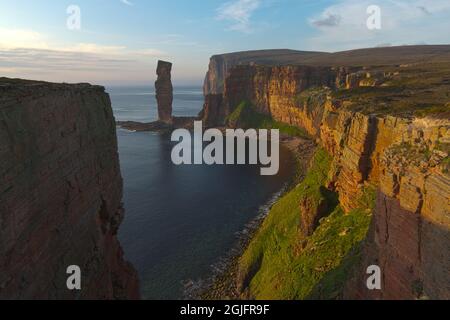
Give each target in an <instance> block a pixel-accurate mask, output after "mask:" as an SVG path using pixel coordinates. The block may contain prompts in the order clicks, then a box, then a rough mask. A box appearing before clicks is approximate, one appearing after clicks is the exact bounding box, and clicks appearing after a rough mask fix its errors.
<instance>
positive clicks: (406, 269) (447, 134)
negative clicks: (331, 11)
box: [204, 47, 450, 299]
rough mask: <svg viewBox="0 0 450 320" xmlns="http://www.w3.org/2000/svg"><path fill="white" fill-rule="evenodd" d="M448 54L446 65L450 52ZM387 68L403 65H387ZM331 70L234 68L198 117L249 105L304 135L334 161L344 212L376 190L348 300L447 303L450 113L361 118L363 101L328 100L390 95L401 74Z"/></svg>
mask: <svg viewBox="0 0 450 320" xmlns="http://www.w3.org/2000/svg"><path fill="white" fill-rule="evenodd" d="M428 49H429V50H431V51H432V49H431V48H427V50H428ZM444 49H445V50H444V58H445V57H447V56H448V52H447V51H448V48H447V47H446V48H444ZM377 50H378V49H377ZM377 50H376V52H378V51H379V50H378V51H377ZM398 50H400V49H398ZM431 51H430V52H431ZM427 52H428V51H427ZM444 58H442V59H444ZM447 58H448V57H447ZM405 59H406V60H407V61H408V60H414V57H412V56H411V57H406V58H405ZM337 60H339V59H337ZM391 60H392V61H395V62H397V61H399V60H401V57H400V58H397V60H396V59H394V58H393V57H388V58H387V59H386V61H388V62H390V63H392V61H391ZM447 60H449V59H447ZM386 63H387V62H386ZM331 64H333V63H330V66H328V67H327V66H325V67H323V66H313V65H295V66H260V65H241V66H236V67H234V68H231V69H230V70H228V75H227V77H226V79H225V81H224V88H223V94H222V98H221V99H218V98H214V99H213V103H211V102H210V101H211V97H210V96H207V98H206V101H207V102H206V104H205V110H204V114H208V115H213V116H210V117H209V118H208V123H209V124H210V125H212V124H213V123H216V124H220V123H222V122H223V121H224V117H226V115H228V114H230V113H231V112H232V111H233V110H234V108H235V107H236V106H237V105H238V104H239V103H240V102H241V101H243V100H247V101H249V102H250V103H251V104H252V105H253V106H255V107H256V108H257V110H258V111H259V112H261V113H265V114H268V115H271V116H272V117H273V118H274V119H275V120H278V121H282V122H285V123H288V124H291V125H296V126H299V127H302V128H304V129H306V130H307V131H308V132H309V133H310V134H311V135H312V136H314V137H316V138H317V140H318V142H319V143H320V144H321V145H322V146H323V147H324V148H325V149H326V150H327V151H328V152H329V153H330V154H331V155H332V156H333V158H334V163H333V170H332V172H331V173H330V180H331V181H333V183H332V185H331V186H330V187H331V188H333V189H334V190H336V191H337V192H338V193H339V200H340V204H341V206H342V207H343V208H344V209H345V210H347V211H349V210H351V209H353V208H357V207H358V205H359V204H358V202H357V199H359V198H360V197H359V196H360V194H361V192H362V190H363V188H364V186H365V185H366V184H368V183H370V184H374V185H376V186H378V196H377V200H376V208H375V211H374V213H373V225H372V228H371V231H370V235H369V237H368V239H367V241H366V244H365V248H364V253H365V254H364V257H363V263H362V266H361V269H360V270H357V271H356V273H355V275H354V276H353V279H352V281H351V282H350V284H349V285H348V288H347V290H346V294H345V296H346V298H374V299H381V298H382V299H416V298H422V297H427V298H432V299H449V298H450V273H449V272H448V271H449V270H450V241H449V240H450V202H449V199H450V176H449V173H448V171H447V169H446V167H445V164H444V163H445V162H447V163H448V153H447V152H446V151H442V150H441V148H440V146H443V145H446V146H448V145H449V142H450V130H449V129H450V119H449V118H448V114H446V115H445V116H444V117H443V118H441V119H440V120H439V121H438V120H432V119H427V118H424V119H416V118H415V117H411V116H403V115H401V114H398V115H397V114H396V113H398V112H397V111H396V110H395V109H394V108H390V107H389V104H385V103H382V104H380V105H378V106H377V108H378V109H381V108H384V110H388V111H387V112H384V113H380V112H378V113H377V112H371V111H370V110H369V111H367V110H364V111H359V109H361V110H362V109H364V108H359V107H358V103H362V104H364V101H361V102H357V103H356V104H355V103H351V102H350V101H349V100H348V99H346V98H345V97H344V98H336V97H335V96H334V95H333V94H332V91H333V90H334V91H335V90H336V89H340V91H344V92H345V90H350V89H355V88H364V87H382V86H388V85H389V83H391V82H392V81H400V79H397V76H398V72H396V71H394V72H382V71H380V70H372V69H371V68H368V67H363V66H356V67H352V66H351V65H349V63H348V62H346V63H343V65H342V66H338V65H337V66H336V65H335V66H331ZM401 67H402V66H398V65H396V66H393V67H392V68H390V69H398V68H401ZM405 67H406V68H407V66H405ZM388 69H389V68H388ZM408 72H411V71H409V70H407V71H406V72H405V73H408ZM209 74H211V71H210V72H209ZM402 80H404V79H402ZM444 80H445V79H444ZM442 83H444V84H445V83H446V82H445V81H443V82H442ZM443 89H445V88H443ZM435 90H436V89H435ZM427 92H428V93H429V90H428V91H423V92H420V93H419V95H420V94H424V95H425V94H427ZM396 95H398V93H396ZM405 99H406V98H405ZM217 101H221V104H220V106H218V103H217ZM387 101H389V100H387ZM391 101H395V99H394V100H391ZM392 103H393V102H392ZM350 104H352V107H351V108H350V107H349V105H350ZM365 109H368V108H365ZM376 110H377V109H376ZM372 264H377V265H379V266H380V267H381V269H382V272H383V290H382V291H377V292H371V291H369V290H368V289H367V287H365V283H366V282H365V276H366V275H365V268H367V266H369V265H372ZM364 267H365V268H364Z"/></svg>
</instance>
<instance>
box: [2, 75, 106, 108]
mask: <svg viewBox="0 0 450 320" xmlns="http://www.w3.org/2000/svg"><path fill="white" fill-rule="evenodd" d="M36 89H39V90H36ZM48 90H94V91H101V92H104V91H105V88H104V87H102V86H98V85H91V84H89V83H75V84H69V83H52V82H45V81H36V80H23V79H11V78H5V77H0V102H3V101H8V100H10V99H12V98H16V99H17V97H18V96H29V95H41V94H43V92H45V91H48Z"/></svg>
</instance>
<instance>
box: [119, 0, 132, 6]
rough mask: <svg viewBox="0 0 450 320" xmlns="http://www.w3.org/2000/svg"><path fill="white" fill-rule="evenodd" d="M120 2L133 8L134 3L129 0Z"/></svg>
mask: <svg viewBox="0 0 450 320" xmlns="http://www.w3.org/2000/svg"><path fill="white" fill-rule="evenodd" d="M120 2H122V3H123V4H126V5H127V6H132V5H133V3H132V2H130V1H129V0H120Z"/></svg>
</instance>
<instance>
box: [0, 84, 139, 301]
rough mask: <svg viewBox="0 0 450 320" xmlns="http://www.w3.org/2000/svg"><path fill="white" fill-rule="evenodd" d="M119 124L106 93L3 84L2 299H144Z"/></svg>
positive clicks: (0, 171)
mask: <svg viewBox="0 0 450 320" xmlns="http://www.w3.org/2000/svg"><path fill="white" fill-rule="evenodd" d="M115 128H116V125H115V121H114V117H113V114H112V109H111V104H110V100H109V96H108V95H107V94H106V93H105V91H104V88H102V87H98V86H91V85H88V84H79V85H65V84H50V83H42V82H31V81H22V80H10V79H2V80H1V81H0V270H1V272H0V299H137V298H139V288H138V280H137V273H136V271H135V270H134V269H133V267H132V266H131V265H130V264H129V263H127V262H126V261H125V260H124V259H123V252H122V249H121V246H120V244H119V241H118V240H117V230H118V228H119V225H120V223H121V221H122V219H123V215H124V210H123V208H122V204H121V201H122V178H121V174H120V168H119V158H118V153H117V138H116V132H115V130H116V129H115ZM71 265H76V266H79V267H80V269H81V290H80V291H77V290H75V291H70V290H68V288H67V286H66V280H67V278H68V276H69V275H68V274H66V271H67V268H68V267H69V266H71Z"/></svg>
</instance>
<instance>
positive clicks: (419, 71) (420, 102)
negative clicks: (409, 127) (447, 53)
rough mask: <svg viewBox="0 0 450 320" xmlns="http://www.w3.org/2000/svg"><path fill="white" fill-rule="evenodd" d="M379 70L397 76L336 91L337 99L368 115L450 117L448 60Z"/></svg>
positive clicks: (334, 96) (449, 67)
mask: <svg viewBox="0 0 450 320" xmlns="http://www.w3.org/2000/svg"><path fill="white" fill-rule="evenodd" d="M368 71H369V72H370V71H371V70H368ZM377 71H381V72H385V71H386V72H390V73H392V74H394V75H393V76H391V77H390V78H389V79H386V81H385V82H384V83H383V86H377V87H359V88H353V89H348V90H347V89H339V90H335V91H334V92H333V94H332V96H333V98H335V99H338V100H343V101H347V102H349V103H350V105H349V108H350V109H351V110H353V111H357V112H363V113H366V114H378V115H394V116H407V117H418V118H425V117H444V118H445V117H448V114H449V112H450V94H449V91H450V77H449V72H450V64H449V63H448V62H445V63H423V64H419V65H411V66H407V67H400V66H397V67H387V68H382V69H380V70H377ZM365 81H367V79H365Z"/></svg>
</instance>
